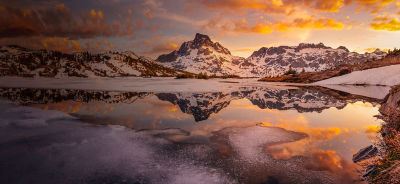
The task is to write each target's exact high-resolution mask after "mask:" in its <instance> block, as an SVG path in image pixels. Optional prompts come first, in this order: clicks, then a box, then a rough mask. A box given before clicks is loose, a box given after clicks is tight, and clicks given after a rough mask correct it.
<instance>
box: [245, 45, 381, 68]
mask: <svg viewBox="0 0 400 184" xmlns="http://www.w3.org/2000/svg"><path fill="white" fill-rule="evenodd" d="M385 55H386V53H385V52H382V51H380V50H378V49H377V50H375V51H374V52H372V53H364V54H359V53H357V52H350V51H349V50H348V49H347V48H346V47H344V46H340V47H338V48H336V49H334V48H331V47H327V46H325V45H324V44H323V43H319V44H307V43H300V44H299V45H298V46H279V47H269V48H266V47H262V48H261V49H259V50H258V51H255V52H253V54H252V55H251V56H250V57H249V58H247V60H248V62H249V63H252V64H254V65H255V66H256V67H255V68H254V70H255V73H265V76H278V75H281V74H283V73H284V72H286V71H287V70H288V69H289V67H290V66H291V67H292V68H293V69H294V70H296V71H297V72H301V71H302V70H303V69H304V71H306V72H316V71H323V70H326V69H330V68H333V67H335V66H338V65H341V64H357V63H362V62H367V61H372V60H378V59H382V58H383V57H385Z"/></svg>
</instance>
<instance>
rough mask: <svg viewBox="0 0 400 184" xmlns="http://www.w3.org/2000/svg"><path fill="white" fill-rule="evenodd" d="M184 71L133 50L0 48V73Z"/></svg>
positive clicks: (97, 74) (157, 73)
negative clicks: (69, 50)
mask: <svg viewBox="0 0 400 184" xmlns="http://www.w3.org/2000/svg"><path fill="white" fill-rule="evenodd" d="M181 73H184V72H183V71H179V70H176V69H172V68H168V67H165V66H162V65H160V64H159V63H157V62H155V61H152V60H151V59H148V58H145V57H142V56H138V55H137V54H135V53H134V52H132V51H124V52H111V51H109V52H104V53H99V54H92V53H89V52H75V53H70V54H67V53H62V52H58V51H49V50H33V49H27V48H24V47H20V46H16V45H9V46H1V47H0V76H22V77H34V76H40V77H55V78H62V77H125V76H176V75H177V74H181Z"/></svg>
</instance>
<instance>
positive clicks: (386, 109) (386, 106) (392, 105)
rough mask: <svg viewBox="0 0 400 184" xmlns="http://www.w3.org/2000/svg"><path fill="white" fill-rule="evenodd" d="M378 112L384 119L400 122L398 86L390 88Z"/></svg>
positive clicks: (399, 88)
mask: <svg viewBox="0 0 400 184" xmlns="http://www.w3.org/2000/svg"><path fill="white" fill-rule="evenodd" d="M379 112H380V113H381V114H382V115H383V117H384V118H385V120H386V121H392V122H400V117H399V116H400V86H395V87H393V88H392V90H390V92H389V94H388V96H386V98H385V103H383V104H382V106H381V108H379Z"/></svg>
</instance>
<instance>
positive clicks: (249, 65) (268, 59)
mask: <svg viewBox="0 0 400 184" xmlns="http://www.w3.org/2000/svg"><path fill="white" fill-rule="evenodd" d="M385 55H386V53H384V52H382V51H379V50H377V51H375V52H373V53H365V54H358V53H356V52H350V51H349V50H348V49H347V48H346V47H344V46H340V47H338V48H337V49H333V48H331V47H328V46H325V45H324V44H322V43H318V44H310V43H300V44H299V45H298V46H279V47H269V48H267V47H262V48H260V49H259V50H257V51H254V52H253V54H252V55H251V56H250V57H248V58H242V57H236V56H232V55H231V52H230V51H229V50H228V49H227V48H225V47H223V46H222V45H221V44H219V43H218V42H216V43H214V42H213V41H212V40H211V39H210V38H209V37H208V36H207V35H202V34H199V33H197V34H196V36H195V38H194V40H192V41H188V42H184V43H183V44H182V45H181V47H180V48H179V50H177V51H173V52H171V53H169V54H164V55H160V56H159V57H158V58H157V61H159V62H161V63H162V64H164V65H165V66H169V67H173V68H176V69H181V70H187V71H189V72H193V73H199V72H206V73H208V74H217V75H225V74H236V75H240V76H242V77H266V76H277V75H281V74H283V73H284V72H286V71H287V70H288V69H289V67H290V66H291V67H292V68H293V69H294V70H297V71H298V72H300V71H302V70H303V69H304V70H305V71H307V72H314V71H322V70H326V69H330V68H332V67H334V66H337V65H341V64H354V63H361V62H366V61H372V60H378V59H381V58H383V57H384V56H385Z"/></svg>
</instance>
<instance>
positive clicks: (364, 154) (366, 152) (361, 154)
mask: <svg viewBox="0 0 400 184" xmlns="http://www.w3.org/2000/svg"><path fill="white" fill-rule="evenodd" d="M377 153H378V148H377V147H375V146H374V145H370V146H367V147H365V148H363V149H361V150H360V151H358V152H357V153H356V154H354V155H353V162H354V163H357V162H360V161H363V160H366V159H369V158H371V157H374V156H375V155H376V154H377Z"/></svg>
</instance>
